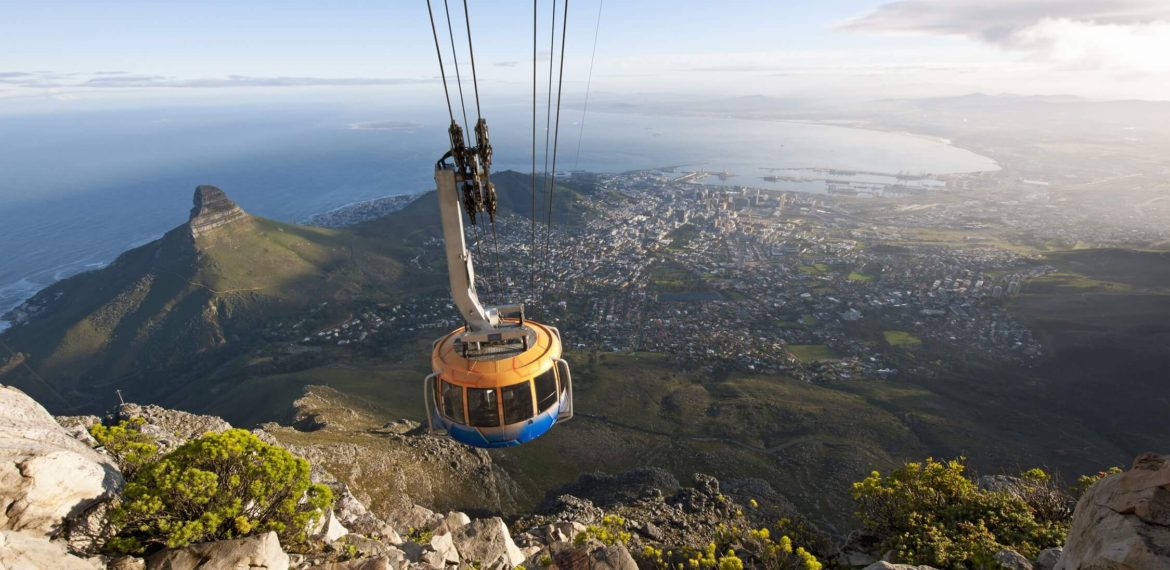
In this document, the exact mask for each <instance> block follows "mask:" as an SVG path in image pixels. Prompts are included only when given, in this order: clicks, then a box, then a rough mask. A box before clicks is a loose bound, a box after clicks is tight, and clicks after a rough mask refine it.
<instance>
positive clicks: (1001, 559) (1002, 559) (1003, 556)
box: [994, 548, 1032, 570]
mask: <svg viewBox="0 0 1170 570" xmlns="http://www.w3.org/2000/svg"><path fill="white" fill-rule="evenodd" d="M994 558H995V563H996V564H998V565H999V568H1001V569H1002V570H1032V562H1030V561H1029V560H1028V559H1027V558H1024V555H1023V554H1020V553H1019V552H1016V551H1015V550H1011V549H1008V548H1005V549H1003V550H1000V551H999V552H996V553H995V556H994Z"/></svg>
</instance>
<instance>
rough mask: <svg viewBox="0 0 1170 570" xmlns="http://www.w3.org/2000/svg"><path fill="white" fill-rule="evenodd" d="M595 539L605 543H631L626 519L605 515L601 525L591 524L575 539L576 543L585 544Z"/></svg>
mask: <svg viewBox="0 0 1170 570" xmlns="http://www.w3.org/2000/svg"><path fill="white" fill-rule="evenodd" d="M589 539H594V540H598V541H600V542H602V543H603V544H629V542H630V533H629V532H627V531H626V519H623V518H622V517H619V516H617V515H605V516H604V517H602V519H601V524H600V525H589V526H587V527H585V530H583V531H581V533H580V534H578V535H577V538H575V539H574V540H573V542H574V543H576V544H585V542H586V541H588V540H589Z"/></svg>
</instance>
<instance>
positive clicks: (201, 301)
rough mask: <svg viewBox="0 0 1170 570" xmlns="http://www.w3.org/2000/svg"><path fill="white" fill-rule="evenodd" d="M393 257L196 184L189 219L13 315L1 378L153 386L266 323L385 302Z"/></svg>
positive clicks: (365, 241)
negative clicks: (15, 361) (332, 306)
mask: <svg viewBox="0 0 1170 570" xmlns="http://www.w3.org/2000/svg"><path fill="white" fill-rule="evenodd" d="M396 253H397V251H396V246H395V245H394V244H393V243H392V242H391V241H389V240H379V239H376V238H375V237H373V236H370V235H365V234H358V233H354V232H348V231H342V230H332V229H322V228H310V227H304V226H297V225H292V224H285V223H280V222H276V221H273V220H268V219H265V218H261V217H258V216H252V215H250V214H248V213H246V212H245V211H244V210H243V209H241V208H240V207H239V206H238V205H236V204H235V203H234V202H232V201H231V200H230V199H229V198H228V197H227V196H226V195H225V194H224V193H223V192H222V191H221V190H220V189H218V188H216V187H214V186H200V187H198V188H197V189H196V190H195V195H194V207H193V208H192V209H191V215H190V219H189V220H188V221H187V223H185V224H183V225H181V226H179V227H176V228H174V229H173V230H171V231H169V232H167V233H166V234H165V235H164V236H163V237H161V238H160V239H158V240H155V241H153V242H150V243H148V244H146V245H144V246H142V247H138V248H136V249H133V250H130V251H127V252H126V253H124V254H122V255H121V256H119V257H118V258H117V259H116V260H115V261H114V262H113V263H111V264H110V265H109V266H107V267H105V268H103V269H100V270H97V271H92V272H89V273H84V274H80V275H77V276H75V277H72V278H70V279H66V280H64V281H61V282H59V283H57V284H55V285H53V286H51V287H48V288H47V289H45V290H43V291H41V292H40V293H38V294H37V295H36V296H34V297H33V298H32V299H30V300H29V301H28V302H26V303H25V304H24V305H22V306H21V307H19V308H18V309H16V310H15V311H14V314H13V316H14V317H15V319H14V320H15V323H16V326H14V327H13V328H12V329H11V330H9V331H6V332H5V334H4V336H3V340H4V342H5V344H6V346H7V347H8V349H9V350H10V351H11V352H14V353H19V354H20V355H22V356H21V357H20V359H21V360H22V361H23V362H22V364H21V365H20V366H17V367H14V368H13V367H9V370H8V372H7V374H6V375H5V382H10V383H14V384H17V385H21V386H23V387H26V388H28V390H29V391H30V392H32V393H33V394H35V395H38V396H40V397H42V398H49V399H48V401H50V402H60V401H61V400H62V399H64V400H66V401H69V402H72V401H74V400H75V399H76V396H79V395H81V394H86V393H95V392H101V391H102V390H103V389H104V387H107V386H112V385H119V386H123V387H125V386H135V385H145V386H144V387H147V386H149V385H150V384H155V385H156V386H157V387H159V388H161V387H162V386H163V385H166V384H168V383H169V382H167V381H166V380H164V381H162V382H159V380H160V378H159V376H160V375H167V374H170V373H172V372H173V371H181V372H182V373H183V374H182V375H191V374H190V373H193V372H198V371H199V370H203V369H205V368H206V366H207V365H209V364H212V363H214V362H215V361H216V360H218V359H219V357H222V356H226V355H228V354H231V353H235V352H239V351H241V350H245V349H246V348H247V347H248V346H250V345H251V344H253V343H252V341H253V340H255V337H256V336H257V335H259V334H260V333H261V332H262V330H263V327H264V326H265V325H266V324H267V323H269V322H271V321H273V320H279V319H282V318H291V317H292V316H294V315H296V314H298V313H301V312H303V311H304V310H305V309H306V308H307V307H310V306H315V305H320V304H322V303H328V302H330V301H335V300H342V301H352V300H354V299H357V298H372V299H385V298H387V296H388V293H387V292H388V291H390V290H391V289H392V288H394V287H395V286H397V285H398V284H399V283H400V282H402V281H403V271H402V265H401V263H400V262H399V261H398V256H397V255H395V254H396ZM6 356H7V355H6ZM12 376H15V377H16V378H10V377H12ZM50 386H51V388H50ZM146 391H147V392H151V391H153V390H149V389H148V390H146ZM46 392H56V393H57V394H49V393H46ZM103 395H104V396H106V397H108V394H103Z"/></svg>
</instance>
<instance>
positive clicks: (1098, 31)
mask: <svg viewBox="0 0 1170 570" xmlns="http://www.w3.org/2000/svg"><path fill="white" fill-rule="evenodd" d="M838 29H839V30H844V31H851V32H862V33H875V34H894V35H897V34H915V35H934V36H958V37H968V38H972V39H976V40H979V41H982V42H985V43H988V44H991V45H994V46H997V47H999V48H1001V49H1004V50H1009V51H1018V52H1022V53H1027V54H1030V55H1032V56H1035V57H1038V58H1041V59H1045V60H1048V61H1050V62H1053V63H1056V64H1057V65H1060V66H1065V67H1073V68H1099V69H1109V70H1113V71H1118V72H1136V73H1164V72H1170V63H1167V62H1166V61H1165V59H1166V58H1165V55H1164V54H1166V53H1170V2H1167V1H1166V0H898V1H895V2H889V3H887V4H883V5H881V6H879V7H878V8H877V9H876V10H874V11H872V12H870V13H868V14H865V15H862V16H859V17H857V18H853V19H851V20H848V21H846V22H844V23H842V24H841V25H839V26H838Z"/></svg>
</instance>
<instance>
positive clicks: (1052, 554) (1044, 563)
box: [1032, 548, 1064, 570]
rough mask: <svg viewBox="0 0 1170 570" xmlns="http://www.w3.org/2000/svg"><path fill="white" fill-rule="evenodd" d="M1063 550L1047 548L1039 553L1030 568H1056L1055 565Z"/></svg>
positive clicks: (1041, 569) (1044, 569) (1037, 569)
mask: <svg viewBox="0 0 1170 570" xmlns="http://www.w3.org/2000/svg"><path fill="white" fill-rule="evenodd" d="M1062 550H1064V549H1062V548H1049V549H1047V550H1042V551H1040V555H1039V556H1037V557H1036V560H1034V561H1033V562H1032V568H1034V569H1035V570H1053V568H1056V563H1057V562H1059V561H1060V553H1061V551H1062Z"/></svg>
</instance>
